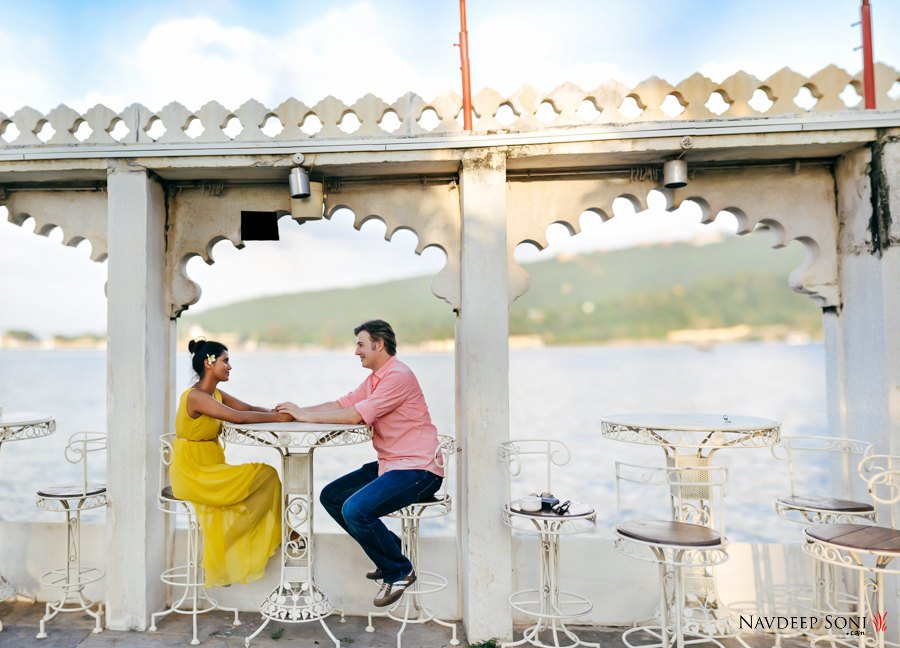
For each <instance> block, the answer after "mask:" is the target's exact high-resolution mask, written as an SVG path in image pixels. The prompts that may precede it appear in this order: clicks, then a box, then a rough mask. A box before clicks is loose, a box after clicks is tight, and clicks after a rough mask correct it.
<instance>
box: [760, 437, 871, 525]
mask: <svg viewBox="0 0 900 648" xmlns="http://www.w3.org/2000/svg"><path fill="white" fill-rule="evenodd" d="M772 454H773V455H775V457H776V458H778V459H784V460H785V461H787V465H788V473H789V476H790V488H791V492H790V495H788V496H785V497H779V498H778V499H776V500H775V510H776V511H777V513H778V515H779V516H780V517H782V518H784V519H785V520H789V521H791V522H799V523H802V524H835V523H865V522H866V521H870V522H874V521H875V507H874V505H873V503H872V500H871V498H870V497H869V496H868V495H867V494H866V493H865V490H864V489H863V488H862V482H860V481H859V479H858V477H857V465H858V464H859V462H860V461H861V460H862V459H863V458H865V457H867V456H868V455H870V454H872V444H871V443H867V442H865V441H858V440H856V439H844V438H840V437H812V436H786V437H782V439H781V441H780V442H779V443H778V445H775V446H773V447H772ZM810 490H812V491H813V492H810Z"/></svg>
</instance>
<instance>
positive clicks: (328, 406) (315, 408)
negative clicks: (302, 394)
mask: <svg viewBox="0 0 900 648" xmlns="http://www.w3.org/2000/svg"><path fill="white" fill-rule="evenodd" d="M302 409H303V410H304V411H307V412H331V411H334V410H339V409H342V408H341V404H340V403H338V402H337V401H336V400H335V401H328V402H327V403H319V404H318V405H310V406H309V407H304V408H302Z"/></svg>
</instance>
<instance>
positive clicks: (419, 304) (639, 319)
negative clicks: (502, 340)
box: [181, 234, 821, 346]
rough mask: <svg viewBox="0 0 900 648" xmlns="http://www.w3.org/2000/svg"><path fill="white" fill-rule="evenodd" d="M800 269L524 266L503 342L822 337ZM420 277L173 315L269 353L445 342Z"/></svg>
mask: <svg viewBox="0 0 900 648" xmlns="http://www.w3.org/2000/svg"><path fill="white" fill-rule="evenodd" d="M802 260H803V250H802V248H801V246H799V245H791V246H788V247H787V248H785V249H782V250H772V249H771V237H770V236H767V235H764V234H761V235H750V236H746V237H728V238H725V239H723V240H722V241H721V242H718V243H711V244H708V245H703V246H696V245H692V244H688V243H676V244H672V245H666V246H654V247H644V248H631V249H627V250H617V251H613V252H595V253H591V254H584V255H579V256H576V257H572V258H570V259H559V258H557V259H552V260H549V261H541V262H537V263H532V264H528V265H527V266H526V268H527V270H528V272H529V274H530V275H531V280H532V284H531V289H530V290H529V291H528V293H526V294H525V295H524V296H523V297H521V298H520V299H518V300H516V302H514V303H513V305H512V307H511V309H510V334H511V335H524V334H527V335H538V336H540V337H541V338H543V339H544V340H545V341H547V342H549V343H554V342H555V343H580V342H602V341H605V340H612V339H647V338H650V339H662V338H665V337H666V334H667V333H669V332H670V331H673V330H678V329H702V328H720V327H730V326H736V325H740V324H744V325H747V326H749V327H751V329H753V330H754V331H757V332H759V333H760V334H762V332H766V333H767V334H769V333H771V332H772V331H781V332H783V333H787V332H788V331H801V332H804V333H807V334H810V335H813V336H818V335H820V333H821V313H820V312H819V309H817V308H816V306H815V304H814V303H813V302H812V300H811V299H809V298H808V297H804V296H802V295H799V294H797V293H795V292H793V291H792V290H791V289H790V288H789V287H788V285H787V277H788V274H789V273H790V271H791V270H793V269H794V268H796V267H797V266H798V265H800V263H801V262H802ZM430 284H431V278H430V277H415V278H412V279H403V280H399V281H390V282H387V283H383V284H377V285H368V286H360V287H357V288H343V289H336V290H326V291H321V292H306V293H297V294H292V295H278V296H273V297H262V298H259V299H253V300H249V301H243V302H238V303H235V304H230V305H227V306H221V307H218V308H213V309H210V310H208V311H205V312H202V313H190V312H189V313H187V314H186V315H185V316H184V317H182V321H181V330H182V331H186V330H187V328H186V327H189V326H191V325H193V324H197V325H199V326H201V327H202V328H203V329H205V330H206V331H208V332H210V333H212V334H215V333H223V332H227V333H232V334H235V335H236V336H237V337H238V338H239V339H240V340H256V341H258V342H262V343H269V344H321V345H326V346H334V345H341V344H347V342H348V336H349V335H350V331H351V329H352V327H353V326H354V325H355V324H357V323H359V322H361V321H363V320H365V319H369V318H372V317H381V318H383V319H386V320H388V321H390V322H391V324H393V325H394V328H395V329H396V330H397V332H398V335H399V336H400V338H401V339H402V340H403V341H404V342H406V343H416V342H422V341H427V340H433V339H447V338H452V337H453V324H454V317H453V314H452V312H451V311H450V308H449V306H448V305H447V304H446V303H445V302H443V301H442V300H439V299H437V298H436V297H434V296H433V295H432V294H431V290H430Z"/></svg>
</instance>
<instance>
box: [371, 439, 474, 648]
mask: <svg viewBox="0 0 900 648" xmlns="http://www.w3.org/2000/svg"><path fill="white" fill-rule="evenodd" d="M455 452H456V439H454V438H453V437H451V436H446V435H441V434H439V435H438V447H437V449H436V450H435V453H434V459H435V463H437V464H438V465H439V466H440V467H441V468H443V469H444V471H445V473H444V482H443V484H442V485H441V489H440V490H439V491H438V492H437V493H436V494H435V495H434V497H432V498H431V499H429V500H426V501H424V502H416V503H415V504H411V505H410V506H406V507H404V508H402V509H400V510H399V511H395V512H394V513H391V514H390V515H388V517H391V518H395V519H398V520H400V521H401V529H402V530H401V533H400V540H401V551H403V554H404V555H405V556H407V557H408V558H409V560H410V562H412V565H413V569H414V570H415V572H416V582H415V583H413V584H412V585H410V586H409V587H408V588H406V591H405V592H404V594H403V597H402V598H401V599H400V600H399V601H397V602H396V603H395V604H394V605H392V606H391V607H390V608H388V609H387V610H386V611H384V612H369V625H367V626H366V632H375V626H374V625H372V618H373V617H387V618H389V619H393V620H394V621H397V622H399V623H400V629H399V630H398V631H397V648H400V642H401V640H402V637H403V631H404V630H405V629H406V626H407V624H410V623H413V624H421V623H428V622H429V621H434V622H435V623H437V624H438V625H442V626H444V627H447V628H450V629H451V630H452V631H453V638H452V639H451V640H450V645H451V646H458V645H459V639H457V638H456V624H455V623H450V622H449V621H444V620H442V619H438V618H437V616H435V613H434V610H433V609H432V608H429V607H427V606H426V605H424V604H423V603H422V598H421V597H422V596H424V595H426V594H434V593H436V592H440V591H441V590H443V589H446V587H447V579H446V577H444V576H441V575H440V574H437V573H435V572H431V571H425V570H423V569H420V564H421V563H420V562H419V525H420V523H421V521H422V520H427V519H432V518H438V517H443V516H445V515H449V514H450V510H451V498H450V494H449V493H448V492H447V482H448V481H449V480H448V476H447V474H446V471H447V469H448V466H449V465H450V457H452V456H453V455H454V454H455Z"/></svg>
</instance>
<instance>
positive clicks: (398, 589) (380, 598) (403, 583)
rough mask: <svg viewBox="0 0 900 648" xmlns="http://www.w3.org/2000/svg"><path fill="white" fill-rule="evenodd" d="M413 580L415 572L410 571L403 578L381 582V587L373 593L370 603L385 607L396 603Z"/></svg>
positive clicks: (414, 580)
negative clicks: (393, 581)
mask: <svg viewBox="0 0 900 648" xmlns="http://www.w3.org/2000/svg"><path fill="white" fill-rule="evenodd" d="M415 582H416V572H415V571H411V572H409V575H408V576H407V577H406V578H404V579H403V580H398V581H397V582H395V583H382V584H381V589H380V590H378V594H376V595H375V600H374V601H372V604H373V605H374V606H375V607H387V606H388V605H391V604H393V603H396V602H397V601H399V600H400V597H401V596H403V592H405V591H406V588H407V587H409V586H410V585H412V584H413V583H415Z"/></svg>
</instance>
